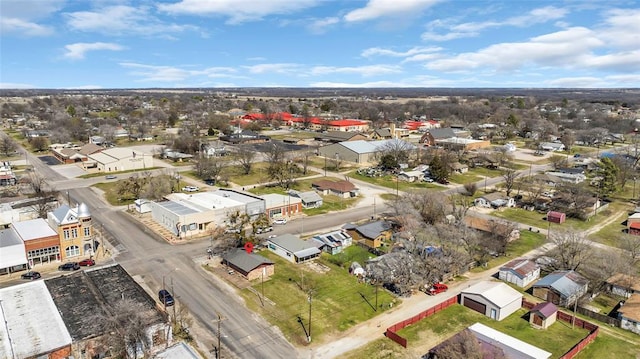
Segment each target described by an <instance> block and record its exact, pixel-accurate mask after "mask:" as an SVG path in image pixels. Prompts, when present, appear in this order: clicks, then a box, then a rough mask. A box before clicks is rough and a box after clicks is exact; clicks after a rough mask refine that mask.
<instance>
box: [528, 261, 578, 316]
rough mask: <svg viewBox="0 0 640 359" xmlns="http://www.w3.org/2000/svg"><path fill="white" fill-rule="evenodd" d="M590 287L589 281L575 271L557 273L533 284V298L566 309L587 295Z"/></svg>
mask: <svg viewBox="0 0 640 359" xmlns="http://www.w3.org/2000/svg"><path fill="white" fill-rule="evenodd" d="M588 286H589V281H588V280H587V279H585V278H584V277H583V276H581V275H580V274H578V273H576V272H574V271H571V270H570V271H567V270H565V271H555V272H553V273H551V274H549V275H547V276H546V277H544V278H542V279H540V280H539V281H537V282H536V283H534V284H533V296H534V297H538V298H540V299H542V300H545V301H547V302H551V303H553V304H555V305H560V306H564V307H566V306H570V305H572V304H573V303H574V302H575V301H577V300H578V299H580V297H582V296H583V295H584V294H585V293H587V289H588Z"/></svg>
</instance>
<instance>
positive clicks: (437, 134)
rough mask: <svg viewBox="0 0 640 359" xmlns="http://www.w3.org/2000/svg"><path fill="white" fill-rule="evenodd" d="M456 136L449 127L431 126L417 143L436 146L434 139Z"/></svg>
mask: <svg viewBox="0 0 640 359" xmlns="http://www.w3.org/2000/svg"><path fill="white" fill-rule="evenodd" d="M453 137H456V133H455V132H453V129H452V128H450V127H446V128H432V129H429V130H427V131H426V132H425V133H424V135H422V137H421V138H420V141H419V143H422V144H423V145H425V146H436V140H442V139H446V138H453Z"/></svg>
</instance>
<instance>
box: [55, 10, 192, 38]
mask: <svg viewBox="0 0 640 359" xmlns="http://www.w3.org/2000/svg"><path fill="white" fill-rule="evenodd" d="M150 10H151V9H150V8H148V7H140V8H135V7H131V6H126V5H117V6H109V7H105V8H101V9H99V10H95V11H77V12H71V13H66V14H65V17H66V19H67V24H68V25H69V26H70V27H71V28H72V29H73V30H78V31H90V32H99V33H103V34H107V35H131V34H139V35H163V36H166V34H167V33H176V32H183V31H188V30H197V29H198V28H197V27H196V26H193V25H177V24H170V23H165V22H163V21H161V20H160V19H158V18H157V17H155V16H154V15H153V14H152V13H151V11H150Z"/></svg>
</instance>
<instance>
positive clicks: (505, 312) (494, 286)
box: [460, 281, 522, 321]
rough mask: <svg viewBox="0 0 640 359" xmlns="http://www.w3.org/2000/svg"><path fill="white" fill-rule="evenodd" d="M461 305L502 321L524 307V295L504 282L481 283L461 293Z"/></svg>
mask: <svg viewBox="0 0 640 359" xmlns="http://www.w3.org/2000/svg"><path fill="white" fill-rule="evenodd" d="M460 304H462V305H464V306H465V307H468V308H470V309H473V310H475V311H477V312H479V313H481V314H484V315H486V316H487V317H489V318H491V319H495V320H498V321H500V320H502V319H504V318H506V317H508V316H509V315H511V314H512V313H514V312H515V311H517V310H518V309H520V307H521V306H522V294H521V293H520V292H518V291H517V290H515V289H513V288H511V287H509V286H508V285H506V284H505V283H502V282H490V281H484V282H479V283H476V284H474V285H472V286H471V287H469V288H467V289H464V290H463V291H462V292H461V293H460Z"/></svg>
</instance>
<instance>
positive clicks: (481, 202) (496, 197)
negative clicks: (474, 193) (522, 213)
mask: <svg viewBox="0 0 640 359" xmlns="http://www.w3.org/2000/svg"><path fill="white" fill-rule="evenodd" d="M473 204H474V205H476V206H478V207H485V208H500V207H515V206H516V201H515V200H514V199H513V198H512V197H507V195H506V194H505V193H502V192H499V191H498V192H492V193H487V194H485V195H484V196H482V197H478V198H476V199H475V200H474V201H473Z"/></svg>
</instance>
